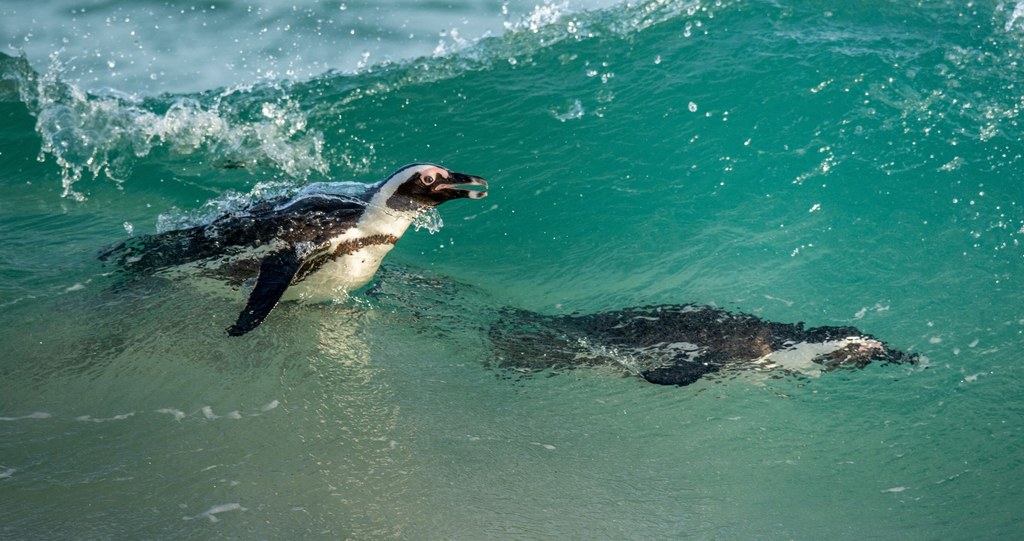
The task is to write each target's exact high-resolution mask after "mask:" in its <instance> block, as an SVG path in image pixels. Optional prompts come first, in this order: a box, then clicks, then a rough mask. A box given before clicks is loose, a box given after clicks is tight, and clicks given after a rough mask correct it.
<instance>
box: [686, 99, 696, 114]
mask: <svg viewBox="0 0 1024 541" xmlns="http://www.w3.org/2000/svg"><path fill="white" fill-rule="evenodd" d="M687 108H688V109H689V110H690V112H691V113H696V112H697V104H696V103H694V102H692V101H691V102H690V104H689V105H688V106H687Z"/></svg>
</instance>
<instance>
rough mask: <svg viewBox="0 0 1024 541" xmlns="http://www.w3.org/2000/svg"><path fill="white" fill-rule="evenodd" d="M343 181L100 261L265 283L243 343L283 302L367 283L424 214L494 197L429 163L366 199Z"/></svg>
mask: <svg viewBox="0 0 1024 541" xmlns="http://www.w3.org/2000/svg"><path fill="white" fill-rule="evenodd" d="M342 184H343V183H337V184H335V183H321V184H316V185H313V186H311V187H309V188H307V189H304V190H302V191H301V192H299V193H298V194H297V195H296V196H294V197H284V198H280V199H275V200H268V201H259V202H257V203H255V204H252V205H250V206H248V207H247V208H244V209H242V210H239V211H236V212H232V213H229V214H225V215H223V216H220V217H219V218H217V219H216V220H214V221H213V222H212V223H210V224H208V225H203V226H198V227H191V228H187V229H179V230H174V231H167V232H165V233H159V234H156V235H150V236H145V237H139V238H133V239H129V240H127V241H124V242H122V243H120V244H117V245H115V246H112V247H111V248H108V249H107V250H105V251H104V252H103V253H101V254H100V259H103V260H107V259H113V260H115V261H116V262H117V263H119V264H120V265H122V266H123V267H124V268H126V269H127V270H130V271H133V272H138V273H143V274H151V273H155V272H159V271H161V270H163V269H168V268H171V267H178V266H182V265H189V266H191V267H193V271H194V272H197V273H199V274H202V275H206V276H213V277H216V278H220V279H223V280H225V281H227V282H229V283H232V284H234V285H242V284H245V283H247V282H251V281H252V280H253V279H255V283H254V284H253V285H252V292H251V293H250V294H249V299H248V302H247V303H246V305H245V308H244V309H243V310H242V312H241V313H240V314H239V315H238V319H237V321H236V322H235V324H234V325H232V326H230V327H228V329H227V332H228V334H229V335H231V336H240V335H243V334H245V333H247V332H249V331H251V330H253V329H255V328H256V327H258V326H259V325H260V323H262V322H263V320H264V319H266V317H267V315H268V314H270V311H271V310H273V309H274V307H275V306H276V305H277V303H278V302H279V301H280V300H282V299H286V300H288V299H301V300H306V301H329V300H331V299H335V298H337V297H338V296H339V294H342V293H344V292H347V291H352V290H354V289H357V288H359V287H361V286H363V285H365V284H367V283H368V282H369V281H370V280H371V279H372V278H373V275H374V273H376V271H377V268H378V267H379V266H380V263H381V260H382V259H383V258H384V256H385V255H386V254H387V253H388V252H389V251H390V250H391V248H392V247H393V246H394V245H395V243H396V242H398V239H399V238H400V237H401V236H402V234H403V233H405V231H406V229H408V227H409V226H410V225H411V224H412V223H413V221H414V220H416V218H417V217H419V216H420V215H421V214H423V213H424V212H426V211H429V210H430V209H432V208H434V207H436V206H437V205H440V204H441V203H444V202H445V201H451V200H453V199H462V198H468V199H481V198H483V197H486V196H487V191H486V188H487V182H486V181H485V180H484V179H482V178H480V177H477V176H473V175H466V174H462V173H455V172H453V171H450V170H448V169H446V168H444V167H441V166H439V165H434V164H429V163H415V164H410V165H406V166H405V167H402V168H401V169H399V170H397V171H395V172H394V173H392V174H391V176H389V177H388V178H386V179H385V180H383V181H381V182H378V183H376V184H372V185H369V186H367V188H366V190H365V192H364V193H362V194H359V195H356V196H353V195H348V194H347V193H344V192H345V190H341V189H340V187H341V185H342ZM344 184H347V183H344ZM335 188H338V189H335Z"/></svg>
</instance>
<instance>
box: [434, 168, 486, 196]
mask: <svg viewBox="0 0 1024 541" xmlns="http://www.w3.org/2000/svg"><path fill="white" fill-rule="evenodd" d="M477 188H483V189H477ZM432 191H434V192H442V191H443V192H445V193H446V194H447V195H448V196H449V197H451V198H452V199H457V198H462V197H465V198H468V199H483V198H485V197H487V181H486V180H484V179H482V178H480V177H477V176H473V175H465V174H463V173H456V172H454V171H453V172H451V174H449V175H448V178H447V179H445V182H438V183H437V184H434V186H433V187H432Z"/></svg>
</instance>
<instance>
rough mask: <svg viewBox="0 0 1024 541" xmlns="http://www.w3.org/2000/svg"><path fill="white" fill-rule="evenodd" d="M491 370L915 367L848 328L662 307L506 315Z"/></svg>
mask: <svg viewBox="0 0 1024 541" xmlns="http://www.w3.org/2000/svg"><path fill="white" fill-rule="evenodd" d="M489 336H490V339H491V341H492V342H493V343H494V344H495V345H496V346H497V350H498V358H497V360H496V364H497V365H498V366H499V367H503V368H512V369H516V370H520V371H535V370H543V369H556V370H557V369H567V368H574V367H578V366H587V365H617V366H621V367H624V368H626V369H627V370H628V371H629V372H631V373H633V374H634V375H637V376H640V377H642V378H643V379H645V380H647V381H649V382H651V383H657V384H661V385H689V384H691V383H694V382H696V381H697V380H699V379H700V378H701V377H704V376H706V375H711V374H715V373H718V372H726V371H730V370H740V369H779V370H782V371H785V372H787V373H794V374H803V375H812V376H813V375H818V374H820V373H821V372H827V371H831V370H836V369H840V368H864V367H865V366H867V365H868V364H869V363H871V362H872V361H878V362H882V363H909V364H916V363H917V362H918V355H917V354H907V353H904V352H902V351H899V350H896V349H892V348H890V347H889V346H888V345H887V344H886V343H884V342H882V341H880V340H878V339H876V338H874V337H873V336H871V335H869V334H866V333H863V332H861V331H859V330H858V329H856V328H854V327H813V328H804V325H803V323H775V322H771V321H765V320H763V319H761V318H758V317H756V316H752V315H748V314H734V313H730V312H727V311H725V310H722V309H720V308H713V307H710V306H694V305H661V306H647V307H638V308H626V309H622V310H614V311H609V312H601V313H597V314H588V315H568V316H545V315H540V314H535V313H532V312H527V311H525V310H516V309H505V310H504V311H503V313H502V314H501V316H500V317H499V318H498V319H497V321H495V323H494V324H493V325H492V326H491V328H490V331H489Z"/></svg>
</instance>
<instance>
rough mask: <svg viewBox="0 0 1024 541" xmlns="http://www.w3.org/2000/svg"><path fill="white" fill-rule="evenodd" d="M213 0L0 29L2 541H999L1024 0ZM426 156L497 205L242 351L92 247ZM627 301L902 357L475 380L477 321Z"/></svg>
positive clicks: (1018, 212)
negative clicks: (845, 335) (847, 333)
mask: <svg viewBox="0 0 1024 541" xmlns="http://www.w3.org/2000/svg"><path fill="white" fill-rule="evenodd" d="M37 4H38V5H37ZM210 6H214V7H212V8H210V7H200V6H199V5H198V4H196V5H195V8H194V9H193V5H192V4H188V5H178V4H175V3H173V2H172V3H165V4H161V5H159V6H156V5H153V6H147V7H137V6H136V4H135V3H116V2H115V3H106V4H102V5H97V6H95V7H89V6H87V7H86V11H85V12H79V11H77V10H80V9H81V6H78V5H72V4H70V3H63V2H58V3H48V4H45V6H44V3H28V2H14V3H11V4H5V6H4V7H3V8H0V29H2V32H3V33H2V34H0V35H4V36H6V37H7V38H8V43H9V44H10V45H11V46H13V48H8V49H7V51H6V52H7V56H3V57H0V118H2V119H3V120H2V125H3V128H0V179H2V181H0V189H2V193H0V234H2V236H3V238H4V242H3V243H0V306H2V308H3V310H2V316H0V318H2V330H0V336H2V344H3V346H4V349H5V350H6V354H5V355H4V356H3V357H2V359H0V490H2V491H3V493H4V494H5V495H6V496H5V497H4V499H3V503H2V504H0V537H2V538H5V539H7V538H11V539H40V538H46V539H81V538H156V539H160V538H166V539H182V538H185V539H192V538H195V539H208V538H281V537H293V538H294V537H309V538H317V537H322V538H329V539H337V538H381V537H397V538H410V539H432V538H454V539H479V538H485V537H486V538H555V537H559V538H572V539H593V538H602V537H604V538H635V539H656V538H695V539H705V538H715V539H747V538H751V539H753V538H758V539H782V538H790V539H818V538H832V539H865V538H879V539H890V538H900V539H940V538H941V539H981V538H989V539H1006V538H1013V537H1014V536H1015V535H1017V530H1018V523H1019V507H1020V506H1019V502H1020V501H1022V498H1024V493H1022V492H1024V490H1022V486H1024V457H1022V454H1021V451H1020V441H1022V432H1024V422H1022V419H1024V415H1022V413H1024V411H1022V410H1024V387H1022V385H1021V383H1020V381H1021V376H1022V369H1021V363H1020V354H1019V353H1018V346H1019V344H1020V343H1021V340H1022V332H1024V313H1022V311H1021V307H1022V306H1024V303H1022V301H1024V287H1022V286H1021V274H1022V270H1024V247H1022V246H1021V242H1022V240H1024V208H1022V204H1024V184H1022V183H1021V179H1022V178H1024V164H1022V151H1021V149H1022V148H1024V147H1022V145H1021V142H1022V141H1021V137H1022V127H1021V125H1020V124H1021V117H1020V115H1021V109H1022V108H1024V90H1022V88H1024V80H1022V76H1021V74H1022V73H1024V72H1022V71H1021V70H1020V63H1021V57H1022V54H1024V49H1022V44H1024V4H1022V5H1018V4H1016V3H1014V2H1001V3H991V2H987V3H970V4H967V3H961V2H952V1H949V2H946V1H937V2H929V3H926V4H925V5H918V4H915V3H907V2H903V3H888V4H885V5H884V6H863V7H861V6H848V5H847V4H843V3H821V2H804V1H801V2H785V3H780V2H773V1H760V0H752V1H720V2H671V1H656V2H643V3H637V4H632V5H627V4H621V5H612V4H611V3H607V2H606V3H599V2H594V3H591V4H585V3H569V4H545V5H542V6H539V7H536V8H534V7H533V6H532V4H528V3H521V4H520V3H509V4H507V6H506V9H505V13H503V10H502V4H501V3H496V2H483V1H481V2H464V3H458V4H454V5H453V6H444V5H430V7H427V8H424V7H421V5H420V4H413V3H409V4H407V5H406V4H398V5H397V7H395V8H394V10H390V11H388V12H386V13H381V11H382V10H381V9H379V8H377V7H375V6H376V4H369V3H367V4H361V3H357V2H345V4H344V6H345V10H342V9H341V6H342V4H340V3H332V4H324V3H309V4H304V5H299V6H298V7H297V8H295V9H292V6H291V4H288V5H287V6H284V5H281V6H278V5H277V4H274V3H270V2H266V3H264V4H253V3H244V4H243V3H236V2H230V1H229V2H213V3H211V4H210ZM250 8H251V9H250ZM182 11H184V13H182ZM225 14H227V15H225ZM359 17H362V18H363V19H362V20H359ZM321 19H322V20H321ZM317 20H321V22H320V23H316V21H317ZM328 20H330V21H333V22H327V21H328ZM311 21H312V22H311ZM407 21H415V22H416V23H417V24H419V25H420V26H416V25H413V26H416V28H414V29H412V30H410V28H409V26H410V24H412V23H408V22H407ZM204 24H205V25H206V26H205V27H204V26H203V25H204ZM317 24H319V26H317ZM403 24H404V25H405V26H403ZM156 26H160V27H161V30H162V31H167V33H163V32H161V33H157V32H155V31H147V32H143V31H144V30H146V29H149V30H154V29H155V27H156ZM263 27H266V28H268V30H267V32H265V33H260V32H259V31H258V30H256V29H257V28H263ZM422 27H426V28H428V29H426V30H420V28H422ZM285 28H287V30H285ZM352 28H355V29H356V33H355V34H352V33H351V32H349V31H350V30H351V29H352ZM451 28H458V29H459V31H458V32H456V33H455V34H454V35H453V34H452V32H451ZM204 29H212V30H204ZM132 31H134V32H135V33H136V34H135V35H136V36H138V40H137V41H133V40H132V39H123V36H121V38H118V37H117V32H122V33H124V32H128V33H129V38H130V37H131V34H130V33H131V32H132ZM318 32H319V34H318ZM406 32H409V33H410V34H414V36H412V37H409V36H408V35H407V34H406ZM29 34H31V36H29ZM150 36H152V37H150ZM377 38H380V39H377ZM236 40H237V41H236ZM331 49H337V50H339V51H342V52H340V53H339V54H338V56H334V55H332V54H330V50H331ZM20 51H24V55H22V53H21V52H20ZM275 51H276V52H275ZM353 51H359V52H358V53H355V54H353ZM365 51H370V55H369V56H367V57H366V58H365V59H364V58H363V52H365ZM197 55H201V56H198V58H201V59H203V61H197V60H196V59H197ZM242 56H244V57H245V58H246V59H247V63H243V62H242V61H241V60H239V58H240V57H242ZM110 59H113V61H114V66H113V67H110V66H109V64H108V63H107V61H108V60H110ZM206 59H208V61H206ZM385 59H390V61H385ZM204 62H205V63H204ZM154 74H155V77H154V76H153V75H154ZM418 160H424V161H433V162H437V163H442V164H444V165H446V166H449V167H451V168H453V169H455V170H458V171H464V172H468V173H473V174H479V175H481V176H484V177H485V178H487V179H488V180H489V181H490V183H491V189H490V196H489V197H488V198H487V199H484V200H482V201H458V202H453V203H449V204H447V205H445V206H444V207H442V208H441V209H440V212H439V214H440V218H441V220H443V227H441V228H440V229H439V230H437V231H436V232H434V233H431V232H430V230H434V229H437V226H438V225H439V224H438V223H436V221H435V222H434V223H431V224H427V225H430V226H431V227H428V228H423V229H421V230H419V231H413V230H410V232H409V233H408V234H407V235H406V236H405V237H403V238H402V240H401V242H400V243H399V244H398V245H397V247H396V248H395V250H393V251H392V253H391V254H390V255H389V256H388V258H387V260H386V262H387V267H386V268H385V269H383V271H382V272H381V274H380V275H379V276H378V278H377V280H376V282H375V284H374V285H372V286H371V287H370V288H368V289H367V290H364V291H361V292H357V293H356V294H354V295H353V296H352V297H351V298H349V299H339V300H338V302H336V303H334V304H332V305H282V306H281V307H279V309H278V310H276V311H275V312H274V313H273V314H272V315H271V318H270V319H268V321H267V322H266V323H265V324H264V325H263V326H262V327H260V328H259V329H258V330H257V331H255V332H253V333H251V334H250V335H247V336H246V337H244V338H242V339H239V340H234V339H229V338H227V337H226V336H224V334H223V328H224V327H225V326H226V325H227V324H229V323H230V322H231V321H233V320H234V317H235V316H236V315H237V313H238V310H239V309H240V308H241V306H242V304H243V300H242V299H241V297H240V296H237V295H235V294H233V293H232V292H231V291H230V290H225V291H200V290H195V289H192V288H190V287H188V286H187V284H184V283H178V282H173V281H164V280H155V279H154V280H126V279H125V278H124V277H123V276H121V275H119V274H118V273H116V272H114V269H113V268H111V267H109V266H104V265H103V264H102V263H101V262H99V261H97V260H96V257H95V256H96V254H97V252H98V251H99V250H100V249H102V248H103V247H104V246H107V245H109V244H110V243H113V242H117V241H119V240H122V239H124V238H125V237H126V236H128V235H130V234H134V235H141V234H147V233H152V232H154V231H156V230H157V229H165V228H167V227H172V226H174V225H181V224H187V223H194V222H195V221H201V220H202V219H204V217H209V216H210V215H211V214H212V213H215V212H216V211H217V210H219V209H223V208H230V207H231V206H232V205H237V204H239V202H240V201H245V200H247V199H248V198H250V197H259V196H261V195H263V194H266V193H270V192H275V191H280V190H294V189H297V188H298V187H300V186H302V185H305V184H307V183H311V182H318V181H327V180H353V181H359V182H370V181H375V180H378V179H380V178H382V177H383V176H385V175H386V174H387V173H388V172H389V171H391V170H393V169H394V168H396V167H398V166H400V165H401V164H404V163H407V162H411V161H418ZM651 303H708V304H714V305H717V306H721V307H725V308H728V309H731V310H738V311H743V312H747V313H753V314H757V315H758V316H760V317H763V318H767V319H771V320H777V321H785V322H795V321H804V322H806V323H807V324H808V325H812V326H816V325H855V326H857V327H859V328H861V329H862V330H864V331H865V332H869V333H871V334H873V335H876V336H878V337H880V338H882V339H884V340H886V341H887V342H889V343H890V344H892V345H893V346H895V347H898V348H901V349H904V350H908V351H912V352H915V353H919V354H920V355H922V356H923V357H925V358H926V359H927V362H926V363H924V364H923V365H922V366H919V367H916V368H908V367H903V366H875V365H872V366H869V367H868V368H867V369H865V370H863V371H856V372H833V373H828V374H825V375H823V376H822V377H820V378H809V379H795V378H782V379H772V378H766V377H765V376H764V374H749V375H745V376H740V377H737V378H736V379H731V380H725V381H722V380H718V381H702V382H698V383H697V384H694V385H691V386H687V387H662V386H655V385H650V384H648V383H646V382H644V381H642V380H639V379H637V378H634V377H628V376H624V375H623V374H622V373H621V372H620V371H617V370H615V369H613V368H611V367H598V368H592V369H580V370H575V371H570V372H566V373H558V374H538V375H533V376H525V377H524V376H522V375H518V374H510V373H506V372H502V371H498V370H494V369H492V368H490V367H489V365H490V363H489V361H490V360H492V358H493V352H492V349H493V348H492V347H491V345H490V343H489V342H488V339H487V327H488V325H489V323H490V322H491V321H493V320H494V318H495V317H496V314H497V313H498V311H499V310H500V309H501V308H502V307H506V306H510V307H515V308H520V309H527V310H532V311H536V312H541V313H545V314H564V313H571V312H582V313H588V312H595V311H600V310H608V309H615V308H621V307H626V306H636V305H642V304H651Z"/></svg>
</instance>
